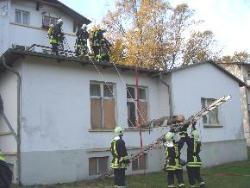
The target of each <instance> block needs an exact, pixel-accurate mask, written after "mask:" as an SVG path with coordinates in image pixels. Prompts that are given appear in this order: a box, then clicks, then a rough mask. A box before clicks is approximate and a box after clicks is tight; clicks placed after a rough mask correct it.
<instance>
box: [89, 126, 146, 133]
mask: <svg viewBox="0 0 250 188" xmlns="http://www.w3.org/2000/svg"><path fill="white" fill-rule="evenodd" d="M88 131H89V132H113V131H114V129H105V128H99V129H89V130H88ZM139 131H140V128H132V127H130V128H125V132H139ZM141 131H143V132H147V131H149V129H145V128H142V129H141Z"/></svg>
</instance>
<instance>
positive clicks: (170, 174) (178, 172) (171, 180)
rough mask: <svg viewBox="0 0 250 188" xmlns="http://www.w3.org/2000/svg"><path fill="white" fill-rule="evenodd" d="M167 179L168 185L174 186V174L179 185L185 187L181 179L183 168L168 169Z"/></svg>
mask: <svg viewBox="0 0 250 188" xmlns="http://www.w3.org/2000/svg"><path fill="white" fill-rule="evenodd" d="M167 173H168V174H167V181H168V187H169V188H170V187H175V186H174V176H176V179H177V182H178V184H179V187H185V185H184V180H183V170H170V171H168V172H167Z"/></svg>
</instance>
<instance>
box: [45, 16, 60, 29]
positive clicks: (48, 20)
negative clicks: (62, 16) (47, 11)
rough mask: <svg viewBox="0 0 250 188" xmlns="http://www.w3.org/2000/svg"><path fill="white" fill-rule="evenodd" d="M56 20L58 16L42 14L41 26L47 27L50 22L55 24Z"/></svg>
mask: <svg viewBox="0 0 250 188" xmlns="http://www.w3.org/2000/svg"><path fill="white" fill-rule="evenodd" d="M57 20H58V18H55V17H51V16H47V15H43V20H42V24H43V28H49V25H50V24H53V25H56V22H57Z"/></svg>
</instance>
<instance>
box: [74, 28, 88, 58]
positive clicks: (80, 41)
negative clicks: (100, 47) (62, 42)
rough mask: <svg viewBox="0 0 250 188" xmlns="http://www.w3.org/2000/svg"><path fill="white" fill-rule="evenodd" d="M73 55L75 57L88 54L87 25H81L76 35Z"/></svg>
mask: <svg viewBox="0 0 250 188" xmlns="http://www.w3.org/2000/svg"><path fill="white" fill-rule="evenodd" d="M76 37H77V38H76V44H75V53H76V56H86V55H87V54H88V44H87V42H88V38H89V33H88V31H87V25H86V24H83V25H82V27H81V28H80V29H79V30H78V31H77V33H76Z"/></svg>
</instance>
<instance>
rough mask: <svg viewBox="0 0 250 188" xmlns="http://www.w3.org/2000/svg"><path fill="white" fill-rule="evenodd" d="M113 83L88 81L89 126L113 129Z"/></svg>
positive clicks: (114, 110) (114, 109) (114, 108)
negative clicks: (89, 102)
mask: <svg viewBox="0 0 250 188" xmlns="http://www.w3.org/2000/svg"><path fill="white" fill-rule="evenodd" d="M114 91H115V84H114V83H104V82H95V81H91V82H90V101H91V128H92V129H100V128H104V129H113V128H115V126H116V118H115V117H116V97H115V92H114Z"/></svg>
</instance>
